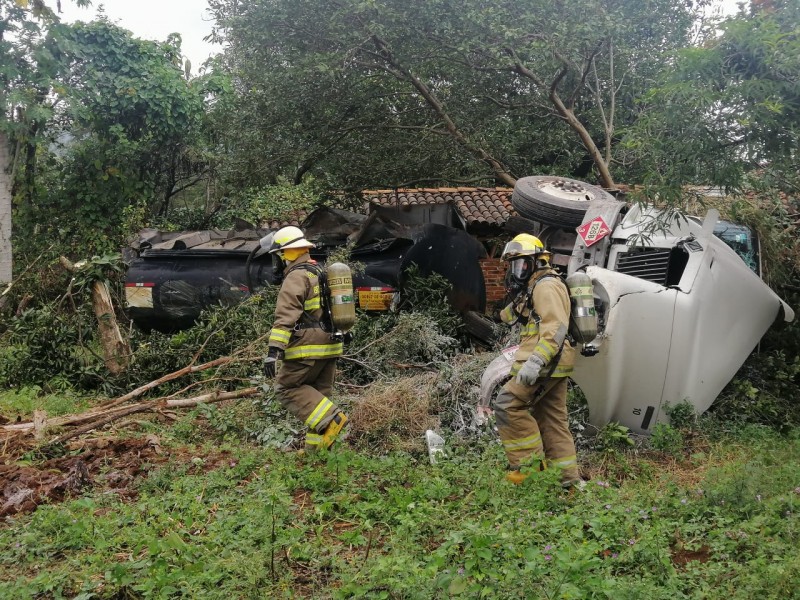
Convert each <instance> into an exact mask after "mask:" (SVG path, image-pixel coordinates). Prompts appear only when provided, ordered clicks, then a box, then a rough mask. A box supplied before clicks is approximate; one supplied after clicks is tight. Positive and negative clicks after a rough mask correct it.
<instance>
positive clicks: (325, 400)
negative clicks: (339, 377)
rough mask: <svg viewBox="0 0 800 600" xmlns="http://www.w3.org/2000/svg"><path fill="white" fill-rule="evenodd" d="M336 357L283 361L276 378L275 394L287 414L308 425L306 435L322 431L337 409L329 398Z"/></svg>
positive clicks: (334, 373)
mask: <svg viewBox="0 0 800 600" xmlns="http://www.w3.org/2000/svg"><path fill="white" fill-rule="evenodd" d="M335 375H336V359H335V358H322V359H316V360H310V359H301V360H284V361H282V363H281V367H280V369H279V370H278V373H277V375H276V377H275V395H276V396H277V397H278V401H279V402H280V403H281V404H282V405H283V407H284V408H286V409H287V410H288V411H289V412H290V413H292V414H293V415H294V416H296V417H297V418H298V419H300V420H301V421H303V423H304V424H305V425H306V426H307V427H308V431H309V434H314V433H321V432H323V431H325V428H326V427H327V426H328V423H330V422H331V419H333V417H334V416H335V415H336V414H337V413H338V412H339V408H338V407H337V406H336V405H335V404H334V403H333V402H331V401H330V399H329V396H330V394H331V390H332V389H333V380H334V376H335Z"/></svg>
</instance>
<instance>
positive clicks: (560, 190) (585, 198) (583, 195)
mask: <svg viewBox="0 0 800 600" xmlns="http://www.w3.org/2000/svg"><path fill="white" fill-rule="evenodd" d="M536 187H537V188H538V189H539V191H541V192H544V193H545V194H548V195H550V196H553V197H555V198H559V199H561V200H572V201H575V202H586V203H588V202H591V200H592V197H593V194H592V193H591V190H590V189H589V188H588V187H586V186H585V185H584V184H582V183H581V182H580V181H572V180H569V179H551V180H547V181H539V182H538V183H537V185H536Z"/></svg>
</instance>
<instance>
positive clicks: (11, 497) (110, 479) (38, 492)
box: [0, 436, 171, 517]
mask: <svg viewBox="0 0 800 600" xmlns="http://www.w3.org/2000/svg"><path fill="white" fill-rule="evenodd" d="M70 450H71V451H72V452H73V455H70V456H63V457H59V458H51V459H49V460H45V461H43V462H41V463H39V464H36V465H24V464H19V463H12V464H0V517H4V516H8V515H13V514H17V513H22V512H30V511H32V510H34V509H35V508H36V507H37V506H38V505H39V504H42V503H43V502H48V503H52V502H60V501H62V500H64V499H65V498H69V497H75V496H78V495H80V494H81V493H83V492H84V491H85V490H87V489H90V488H97V487H100V488H101V489H104V490H106V491H108V492H109V493H114V494H117V495H118V496H120V497H121V498H123V499H127V500H130V499H134V498H135V497H136V495H137V494H136V490H135V488H134V486H133V483H134V482H135V480H136V479H137V478H139V477H142V476H143V475H145V474H146V473H147V469H148V468H149V467H150V466H151V465H154V464H160V463H164V462H166V461H167V460H169V459H170V457H171V454H169V453H165V452H163V451H162V449H161V446H160V444H159V442H158V438H157V437H156V436H148V437H145V438H128V439H115V438H98V439H94V440H85V441H82V442H80V443H79V444H76V445H74V446H70Z"/></svg>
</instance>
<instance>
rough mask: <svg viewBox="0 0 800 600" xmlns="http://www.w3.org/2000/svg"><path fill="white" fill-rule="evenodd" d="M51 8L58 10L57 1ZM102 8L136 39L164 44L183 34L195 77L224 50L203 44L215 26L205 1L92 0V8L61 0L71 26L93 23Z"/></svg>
mask: <svg viewBox="0 0 800 600" xmlns="http://www.w3.org/2000/svg"><path fill="white" fill-rule="evenodd" d="M49 5H50V6H51V7H52V8H53V9H55V2H51V3H49ZM100 6H103V7H104V10H105V14H106V16H107V17H108V18H109V19H110V20H111V22H112V23H115V24H116V25H118V26H120V27H122V28H123V29H127V30H129V31H131V32H132V33H133V35H134V36H135V37H138V38H141V39H145V40H157V41H159V42H163V41H164V40H166V39H167V36H168V35H169V34H170V33H176V32H177V33H180V34H181V50H182V51H183V55H184V58H188V59H189V60H190V61H191V63H192V73H193V74H197V72H198V69H199V68H200V66H201V65H202V64H203V62H204V61H205V60H206V59H207V58H208V57H209V56H211V55H213V54H216V53H217V52H219V51H220V50H221V47H220V46H215V45H212V44H210V43H208V42H204V41H203V38H204V37H206V36H207V35H208V34H209V33H211V27H212V25H213V23H212V21H211V17H210V16H209V14H208V12H207V8H208V3H207V2H206V0H93V2H92V6H91V7H89V8H78V7H77V6H76V5H75V3H74V2H73V1H72V0H61V15H60V17H61V19H62V20H63V21H66V22H68V23H71V22H73V21H85V22H88V21H92V20H93V19H94V18H95V16H96V15H97V11H98V8H100Z"/></svg>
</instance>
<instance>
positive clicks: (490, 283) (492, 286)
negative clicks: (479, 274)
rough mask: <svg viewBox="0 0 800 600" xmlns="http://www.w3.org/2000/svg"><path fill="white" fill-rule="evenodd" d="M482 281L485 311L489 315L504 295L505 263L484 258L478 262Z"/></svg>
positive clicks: (497, 259) (495, 259)
mask: <svg viewBox="0 0 800 600" xmlns="http://www.w3.org/2000/svg"><path fill="white" fill-rule="evenodd" d="M480 264H481V271H483V279H484V281H485V282H486V311H487V312H489V313H491V312H492V310H493V309H494V308H495V304H496V303H497V302H499V301H501V300H502V299H503V298H504V297H505V295H506V288H505V285H504V284H503V281H504V280H505V277H506V263H505V262H503V261H502V260H500V259H499V258H484V259H481V261H480Z"/></svg>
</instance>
